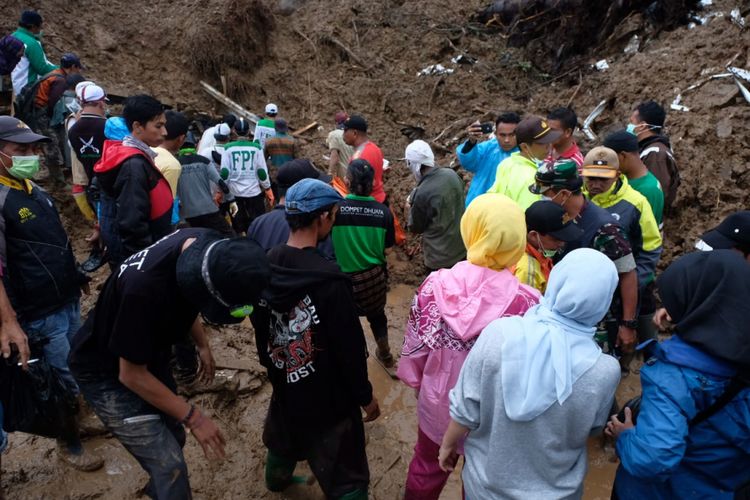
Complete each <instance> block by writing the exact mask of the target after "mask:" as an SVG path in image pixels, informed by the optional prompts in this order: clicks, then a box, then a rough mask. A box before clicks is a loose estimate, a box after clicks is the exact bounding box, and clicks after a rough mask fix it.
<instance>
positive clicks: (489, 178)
mask: <svg viewBox="0 0 750 500" xmlns="http://www.w3.org/2000/svg"><path fill="white" fill-rule="evenodd" d="M520 121H521V117H520V116H518V115H517V114H516V113H513V112H510V113H503V114H501V115H500V116H498V117H497V119H496V120H495V133H494V135H495V137H494V140H493V139H490V140H488V141H484V142H481V143H479V142H478V141H479V140H480V139H481V138H482V137H485V136H487V134H490V133H492V123H491V122H488V123H479V121H476V122H474V123H472V124H471V125H469V128H468V129H467V131H468V133H469V138H468V139H467V140H466V141H465V142H464V143H463V144H460V145H459V146H458V147H457V148H456V155H457V156H458V161H459V162H461V166H462V167H463V168H464V169H465V170H466V171H468V172H472V173H473V174H474V177H473V178H472V180H471V184H470V186H469V192H468V194H467V195H466V206H467V207H468V206H469V203H471V200H473V199H474V198H476V197H477V196H479V195H480V194H484V193H486V192H487V190H488V189H490V187H491V186H492V185H493V184H494V183H495V172H497V166H498V165H500V162H502V161H503V160H504V159H506V158H507V157H509V156H510V155H511V153H516V152H518V146H517V144H516V125H518V122H520Z"/></svg>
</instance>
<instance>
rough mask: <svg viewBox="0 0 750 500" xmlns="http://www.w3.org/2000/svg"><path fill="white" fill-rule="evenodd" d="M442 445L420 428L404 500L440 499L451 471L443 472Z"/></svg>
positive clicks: (407, 477) (410, 464)
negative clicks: (441, 465) (441, 466)
mask: <svg viewBox="0 0 750 500" xmlns="http://www.w3.org/2000/svg"><path fill="white" fill-rule="evenodd" d="M439 452H440V445H439V444H438V443H435V442H433V441H432V440H431V439H430V438H428V437H427V434H425V433H424V432H422V429H419V430H418V434H417V444H416V445H414V456H413V457H412V459H411V462H410V463H409V472H408V473H407V475H406V486H405V491H404V500H438V498H440V493H441V492H442V491H443V488H444V487H445V483H446V482H447V481H448V477H449V476H450V475H451V473H450V472H443V470H442V469H440V463H439V462H438V453H439Z"/></svg>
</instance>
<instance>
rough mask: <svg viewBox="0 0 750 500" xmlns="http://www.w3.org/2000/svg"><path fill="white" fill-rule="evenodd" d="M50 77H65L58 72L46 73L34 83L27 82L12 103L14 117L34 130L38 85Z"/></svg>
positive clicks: (35, 128)
mask: <svg viewBox="0 0 750 500" xmlns="http://www.w3.org/2000/svg"><path fill="white" fill-rule="evenodd" d="M50 78H65V77H64V76H63V75H60V74H58V73H54V72H53V73H47V74H46V75H45V76H43V77H41V78H40V79H38V80H37V81H35V82H34V83H29V84H27V85H26V86H25V87H24V88H22V89H21V92H20V93H19V94H18V95H17V96H16V102H15V103H14V104H13V111H14V114H13V116H15V117H16V118H18V119H19V120H21V121H22V122H24V123H25V124H26V125H28V126H29V127H31V128H32V129H34V130H37V125H38V124H37V123H36V113H35V111H36V109H37V108H36V106H35V104H34V103H35V101H36V95H37V93H39V85H41V84H42V82H43V81H45V80H49V79H50Z"/></svg>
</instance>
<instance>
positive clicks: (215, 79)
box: [0, 0, 750, 500]
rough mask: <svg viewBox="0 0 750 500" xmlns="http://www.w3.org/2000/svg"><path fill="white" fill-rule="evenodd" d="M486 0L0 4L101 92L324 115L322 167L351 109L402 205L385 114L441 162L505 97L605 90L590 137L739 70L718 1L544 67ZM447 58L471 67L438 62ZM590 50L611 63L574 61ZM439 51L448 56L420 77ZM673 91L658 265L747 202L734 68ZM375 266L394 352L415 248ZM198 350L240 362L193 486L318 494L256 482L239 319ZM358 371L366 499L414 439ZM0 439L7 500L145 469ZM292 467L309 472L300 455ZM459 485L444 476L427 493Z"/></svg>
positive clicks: (630, 25)
mask: <svg viewBox="0 0 750 500" xmlns="http://www.w3.org/2000/svg"><path fill="white" fill-rule="evenodd" d="M488 3H489V2H486V1H480V0H469V1H466V2H458V3H456V2H451V1H448V0H418V1H411V2H404V1H403V0H386V1H383V2H365V1H364V0H354V1H349V0H307V1H304V0H283V1H281V2H278V4H277V3H276V2H270V1H260V0H253V1H247V2H240V1H237V0H217V1H215V2H199V1H198V0H175V1H167V0H155V1H152V2H145V1H143V0H129V1H125V0H111V1H109V2H106V3H101V2H95V1H94V0H78V1H76V2H61V1H39V0H35V1H31V2H26V1H24V2H21V1H19V0H8V1H6V2H5V3H4V5H3V8H4V11H5V12H6V13H11V12H20V10H21V9H22V8H26V7H29V6H31V7H35V8H39V9H40V10H41V12H42V14H43V15H44V17H45V20H46V23H45V45H46V47H47V50H48V53H49V55H50V58H52V59H55V58H57V57H58V56H59V55H60V54H61V53H62V52H65V51H69V50H72V51H74V52H77V53H78V54H79V55H81V57H82V59H83V61H84V64H86V65H87V67H88V69H87V75H89V76H90V77H92V78H93V79H95V80H97V81H99V82H101V83H102V84H103V86H104V87H105V88H106V89H107V90H108V91H110V92H111V93H114V94H119V95H129V94H133V93H137V92H149V93H153V94H154V95H156V96H157V97H159V98H161V99H163V100H164V101H165V102H167V103H169V104H171V105H173V106H174V107H175V108H177V109H179V110H184V111H186V112H194V113H209V114H214V115H220V114H222V113H223V112H224V110H223V109H222V108H221V107H220V106H219V105H218V104H217V103H216V102H214V101H213V100H212V99H211V98H210V97H208V96H207V95H206V94H205V93H203V91H202V90H201V88H200V86H199V85H198V80H200V79H203V80H206V81H208V82H209V83H210V84H212V85H214V86H216V87H217V88H221V83H220V78H219V77H220V75H221V74H223V75H225V76H226V80H227V89H228V94H229V95H230V97H232V98H233V99H235V100H237V101H238V102H240V103H241V104H243V105H244V106H245V107H247V108H248V109H250V110H252V111H254V112H256V113H260V111H261V110H262V109H263V106H264V104H265V103H266V102H269V101H272V102H276V103H277V104H278V105H279V106H280V108H281V115H282V116H283V117H285V118H287V119H288V120H289V121H290V123H291V125H292V127H293V128H299V127H302V126H304V125H306V124H307V123H310V122H312V121H318V122H319V123H320V124H321V126H320V127H319V128H318V129H314V130H312V131H311V132H309V133H306V134H305V135H303V137H302V139H301V142H302V144H301V145H302V150H303V152H304V153H305V154H306V155H307V156H309V157H310V158H312V159H313V160H314V161H316V162H318V163H319V164H323V163H324V160H323V156H324V155H325V154H326V148H325V137H326V135H327V132H328V131H329V130H330V128H331V126H332V116H333V114H334V112H335V111H337V110H339V109H344V110H346V111H348V112H350V113H361V114H363V115H365V116H366V117H367V118H368V120H369V122H370V126H371V129H372V131H371V136H372V138H373V140H375V141H376V142H377V143H378V144H379V145H380V146H381V147H382V148H383V151H384V153H385V156H386V157H387V158H388V159H389V160H391V166H392V168H391V169H390V170H389V171H388V172H387V173H386V178H385V183H386V190H387V191H388V192H389V197H390V200H391V206H392V207H393V208H394V211H395V212H396V214H397V215H399V216H401V215H402V209H403V203H404V199H405V197H406V195H407V194H408V192H409V191H410V190H411V189H412V187H413V185H414V183H413V179H412V177H411V176H410V174H409V173H408V171H407V169H405V168H404V167H403V165H401V164H400V162H398V159H399V158H401V157H402V156H403V150H404V147H405V146H406V145H407V144H408V142H409V138H408V137H407V136H406V135H404V133H402V129H404V132H406V133H407V134H408V135H409V136H411V137H413V138H416V137H423V138H425V139H426V140H428V141H430V143H431V144H432V145H433V147H434V149H435V151H436V154H437V155H438V157H439V161H440V163H441V164H443V165H449V164H452V162H453V160H454V155H453V154H452V151H453V150H454V149H455V147H456V146H457V145H458V144H459V143H460V141H461V140H462V139H463V137H464V135H465V134H464V132H463V130H464V128H465V127H466V125H468V124H469V123H470V122H471V121H473V120H475V119H481V120H488V119H491V118H492V117H493V116H494V115H496V114H497V113H498V112H501V111H505V110H514V111H518V112H525V113H539V114H544V113H546V112H547V111H548V110H549V109H550V108H553V107H556V106H559V105H565V104H567V103H568V102H570V103H571V105H572V106H573V107H574V109H575V110H576V111H577V113H578V115H579V119H580V121H581V122H582V121H583V119H584V118H585V116H586V115H587V114H588V113H589V112H590V111H591V110H592V109H593V108H594V107H595V106H596V105H597V104H598V103H599V102H600V101H601V100H604V99H608V100H609V102H610V105H609V106H608V108H607V109H606V110H605V111H604V113H603V114H602V115H601V116H600V117H599V118H598V119H597V120H596V122H595V123H594V126H593V128H594V130H595V131H596V132H597V133H598V134H599V135H600V136H603V135H605V134H606V133H607V132H608V131H612V130H614V129H616V128H619V127H622V126H624V125H625V123H626V121H627V117H628V115H629V114H630V111H631V109H632V108H633V106H634V105H635V104H636V103H637V102H639V101H641V100H644V99H648V98H654V99H657V100H659V101H661V102H662V103H664V104H665V106H668V105H669V103H671V102H672V100H673V99H674V97H675V96H676V95H677V93H679V92H680V91H684V89H686V88H687V87H688V86H689V85H691V84H693V83H695V82H697V81H699V80H701V79H704V78H706V77H707V76H710V75H713V74H716V73H721V72H722V71H723V67H724V65H725V64H727V63H728V62H730V61H731V64H732V65H735V66H739V67H745V68H747V67H749V66H750V37H748V34H747V32H740V29H739V28H738V27H737V26H736V25H735V24H733V23H732V22H730V21H729V15H728V13H729V11H730V10H731V9H732V8H734V7H735V2H734V1H732V0H714V2H713V5H712V6H710V7H709V9H710V11H711V12H719V13H722V14H723V15H721V16H718V15H715V16H713V17H712V18H711V19H710V20H709V22H708V23H707V24H706V25H704V26H698V27H696V28H694V29H688V28H686V27H683V28H679V29H676V30H674V31H670V32H660V33H652V32H641V31H638V30H639V29H641V27H642V26H643V25H644V24H643V20H642V19H638V18H637V16H633V17H632V18H630V19H629V20H626V22H623V23H621V25H619V26H618V27H617V28H616V29H615V35H614V38H613V40H614V41H615V42H617V43H612V44H610V45H606V46H605V47H604V48H602V50H601V52H590V53H589V54H588V55H587V56H586V57H583V58H581V59H580V61H578V62H576V63H575V64H573V63H569V62H567V61H565V62H563V64H561V65H560V66H561V69H560V73H559V74H558V75H557V76H553V75H548V74H545V72H544V71H543V70H542V69H540V68H541V67H543V65H542V64H541V62H540V61H536V60H534V58H533V55H531V56H530V53H533V51H531V52H527V51H525V50H524V48H523V47H519V48H507V47H506V46H505V44H504V42H503V39H502V37H501V36H499V35H498V34H497V33H495V32H492V30H490V29H487V28H485V27H484V26H483V25H481V24H477V23H474V22H470V19H472V16H473V15H474V14H475V13H476V12H478V11H479V10H480V9H481V8H483V7H486V6H487V4H488ZM580 15H586V14H585V12H582V13H581V14H580ZM14 24H15V14H14V15H8V16H3V19H0V28H2V31H3V32H8V31H10V30H11V29H13V26H14ZM636 32H637V33H640V34H645V36H642V37H641V43H640V46H639V51H638V52H636V53H630V54H625V53H623V51H622V46H623V44H624V43H625V42H627V41H628V40H629V39H630V36H631V35H632V34H633V33H636ZM561 43H562V42H561ZM592 45H593V44H592ZM459 55H465V56H469V57H471V58H474V59H476V60H477V62H476V63H475V64H457V63H452V62H451V59H452V58H454V57H457V56H459ZM604 58H606V59H607V60H608V62H609V69H607V70H605V71H603V72H597V71H595V70H593V69H592V68H591V66H590V65H591V64H592V63H594V62H596V61H597V60H600V59H604ZM581 62H583V63H585V64H580V65H579V63H581ZM438 63H440V64H443V65H444V66H446V67H448V68H450V69H454V70H455V71H454V72H453V73H452V74H444V75H433V76H421V77H420V76H417V73H418V72H419V71H420V70H422V69H423V68H425V67H426V66H428V65H430V64H438ZM748 86H750V85H748ZM682 104H683V105H685V106H687V107H688V108H690V111H688V112H680V111H669V115H668V119H667V125H668V127H667V132H668V133H669V135H670V136H671V139H672V144H673V148H674V151H675V155H676V157H677V161H678V164H679V166H680V168H681V172H682V177H683V183H682V187H681V189H680V192H679V194H678V198H677V206H676V210H675V213H674V215H673V216H672V217H671V218H669V219H667V220H666V222H665V234H666V239H665V252H664V255H663V258H662V262H661V265H662V266H664V265H666V264H667V263H668V262H670V261H671V260H672V259H673V258H674V256H675V255H679V254H681V253H683V252H686V251H689V250H690V249H691V248H692V245H693V243H694V241H695V239H696V237H697V236H699V235H700V234H701V232H703V231H704V230H706V229H708V228H710V227H712V226H713V225H715V224H716V223H717V222H718V221H719V220H720V219H721V218H722V217H723V216H725V215H726V214H727V213H729V212H732V211H734V210H738V209H744V208H747V207H748V192H750V191H749V188H750V175H748V171H750V168H749V164H750V147H749V146H750V133H749V132H750V130H749V129H750V126H749V125H748V123H749V121H748V120H749V119H750V104H748V103H747V102H746V101H745V100H744V99H743V97H742V95H741V94H740V93H739V91H738V90H737V87H736V85H735V84H734V82H733V81H732V80H731V79H717V80H711V81H708V82H707V83H705V84H704V85H703V86H701V87H700V88H698V89H697V90H695V91H691V92H686V93H684V94H683V100H682ZM578 140H579V144H581V147H582V149H584V150H587V149H589V148H590V147H592V146H593V145H595V144H596V142H590V141H587V140H585V139H584V138H583V137H582V136H581V135H579V136H578ZM461 174H462V175H463V176H464V177H465V179H467V180H469V179H470V176H469V175H467V174H465V173H464V172H461ZM56 198H57V201H58V205H59V206H61V207H62V212H63V221H64V224H65V226H66V229H67V230H68V232H69V234H70V235H71V236H72V240H73V243H74V247H75V249H76V253H77V255H78V256H79V258H84V257H85V255H86V244H85V243H84V242H83V238H84V237H85V236H87V235H88V231H89V228H88V227H87V226H86V225H85V224H83V223H82V222H81V221H80V216H79V215H78V213H77V211H76V209H75V207H74V205H73V204H72V203H71V202H70V198H69V193H56ZM410 240H411V241H410V243H413V242H414V241H416V240H415V238H413V237H410ZM388 263H389V273H390V280H391V285H392V288H391V291H390V293H389V299H388V308H387V312H388V316H389V321H390V326H391V328H390V332H391V345H392V348H394V349H396V350H397V349H398V347H399V346H400V343H401V339H402V335H403V328H404V325H405V323H406V319H407V316H408V307H409V304H410V302H411V298H412V295H413V293H414V290H415V288H416V286H418V285H419V283H420V282H421V281H422V279H423V278H424V277H425V274H426V272H425V269H424V266H423V265H422V263H421V256H420V255H419V254H417V256H415V257H413V258H409V257H407V256H406V254H405V253H404V252H403V251H402V250H400V249H398V250H397V251H396V252H394V253H393V254H392V255H390V256H389V259H388ZM107 273H108V271H107V270H106V269H102V270H100V271H99V272H97V273H96V275H95V276H94V282H93V283H92V289H93V290H96V289H97V287H98V286H100V285H101V284H102V283H103V281H104V279H106V276H107ZM92 304H93V298H91V297H86V298H84V299H83V310H84V313H86V312H87V311H88V309H89V308H90V307H91V306H92ZM366 329H367V328H366ZM367 332H368V333H367V335H368V342H369V343H370V347H371V350H372V351H371V352H374V345H373V343H372V339H371V338H370V333H369V330H368V331H367ZM211 345H212V347H213V349H214V351H215V356H216V358H217V360H218V361H219V363H220V364H222V363H223V364H226V365H230V366H234V367H235V368H236V367H237V366H239V365H241V366H242V367H243V368H246V369H243V370H236V369H234V370H232V369H224V370H223V372H224V373H222V374H221V375H223V376H225V377H226V378H229V379H231V380H230V382H228V383H227V384H226V387H227V390H224V391H221V392H217V393H207V394H201V395H197V396H195V397H193V398H192V400H193V401H195V402H196V403H198V404H199V405H200V406H201V407H203V408H205V409H207V411H208V412H209V413H210V414H211V415H212V416H213V417H215V418H216V419H217V420H218V422H219V424H220V425H221V427H222V428H223V429H224V432H225V435H226V436H227V438H228V443H229V444H228V449H227V452H228V457H229V458H228V459H227V460H226V461H224V462H223V463H220V464H218V463H209V462H207V461H206V460H205V459H204V457H203V454H202V452H201V450H200V447H199V446H198V445H197V443H196V442H195V440H194V439H192V438H189V439H188V444H187V446H186V448H185V454H186V457H187V462H188V467H189V470H190V476H191V484H192V486H193V490H194V493H195V497H196V498H198V499H224V498H278V499H281V498H292V499H303V498H304V499H308V498H310V499H316V500H317V499H322V498H323V496H322V494H321V493H320V490H319V488H318V487H317V486H316V485H311V486H310V485H297V486H294V487H292V488H290V490H289V491H287V492H285V493H284V494H283V495H280V494H271V493H268V492H267V491H266V490H265V488H264V485H263V463H264V456H265V451H264V447H263V445H262V442H261V439H260V436H261V431H262V425H263V418H264V415H265V410H266V407H267V404H268V399H269V397H270V385H269V384H268V383H267V382H266V381H265V378H264V376H263V374H262V372H263V370H262V369H261V367H260V365H259V364H258V362H257V355H256V353H255V347H254V344H253V337H252V331H251V330H250V328H249V327H247V326H245V325H241V326H239V327H234V328H226V329H222V330H212V331H211ZM369 368H370V376H371V379H372V382H373V384H374V386H375V392H376V395H377V397H378V399H379V401H380V403H381V409H382V410H383V414H382V416H381V417H380V418H379V419H378V420H377V421H376V422H374V423H371V424H367V425H366V429H367V436H368V449H367V451H368V457H369V459H370V467H371V476H372V481H371V491H372V497H373V498H378V499H395V498H398V497H399V495H400V493H401V490H402V487H403V483H404V479H405V475H406V469H407V466H408V462H409V460H410V458H411V451H412V447H413V444H414V441H415V439H416V418H415V415H416V411H415V399H414V396H413V393H412V391H411V390H410V389H408V388H406V387H404V386H403V385H402V384H399V383H398V382H396V381H393V380H391V379H390V378H389V377H388V376H387V375H386V373H385V372H384V371H383V369H382V368H381V367H380V366H379V365H377V364H376V363H374V362H373V361H370V362H369ZM638 390H639V381H638V375H637V373H635V372H634V373H633V374H631V375H630V376H629V377H628V378H626V379H625V380H624V382H623V384H621V387H620V389H619V391H618V399H619V400H620V401H625V400H627V399H629V398H630V397H632V396H633V395H635V394H636V393H637V392H638ZM10 440H11V447H10V449H9V451H8V452H7V453H6V454H5V455H4V456H3V464H2V465H3V476H2V479H3V484H2V491H3V492H4V493H5V495H6V497H7V498H12V499H13V498H29V499H43V498H44V499H46V498H70V499H92V498H107V499H110V498H111V499H120V498H123V499H125V498H134V497H139V496H140V495H141V492H142V489H143V486H144V485H145V484H146V475H145V473H144V472H143V471H142V470H141V469H140V467H139V466H138V465H137V463H136V462H135V461H134V460H133V459H132V457H130V455H129V454H128V453H127V452H126V451H125V450H124V449H123V448H122V447H121V446H120V445H119V444H118V442H117V441H116V440H115V439H112V438H111V437H99V438H95V439H89V440H87V441H86V446H88V447H91V448H93V449H94V450H95V451H97V452H99V453H101V454H102V455H104V456H105V458H106V460H107V465H106V466H105V468H104V469H103V470H101V471H98V472H95V473H80V472H76V471H73V470H71V469H70V468H68V467H66V466H64V465H62V464H60V463H59V462H58V460H57V457H56V454H55V450H54V443H53V441H51V440H48V439H44V438H38V437H33V436H28V435H23V434H15V435H13V436H11V439H10ZM589 449H590V457H589V465H590V472H589V475H588V476H587V479H586V493H585V497H586V498H590V499H594V498H597V499H606V498H609V491H610V488H611V482H612V478H613V476H614V470H615V467H616V463H614V462H612V461H611V458H612V457H611V454H606V453H604V452H602V450H601V445H600V443H599V442H597V441H596V440H592V442H591V443H590V446H589ZM299 469H300V470H302V471H304V470H306V469H305V466H304V465H303V464H300V466H299ZM308 472H309V471H308ZM459 495H460V479H459V477H458V474H457V473H456V474H453V476H452V478H451V480H450V481H449V483H448V486H447V487H446V491H445V493H444V495H443V498H459Z"/></svg>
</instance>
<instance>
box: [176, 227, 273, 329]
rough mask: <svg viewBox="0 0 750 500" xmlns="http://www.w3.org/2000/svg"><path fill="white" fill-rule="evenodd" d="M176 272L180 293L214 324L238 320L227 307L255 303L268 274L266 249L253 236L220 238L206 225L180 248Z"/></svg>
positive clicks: (269, 275) (267, 279) (267, 278)
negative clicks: (191, 241)
mask: <svg viewBox="0 0 750 500" xmlns="http://www.w3.org/2000/svg"><path fill="white" fill-rule="evenodd" d="M176 272H177V283H178V285H179V287H180V291H181V292H182V294H183V295H184V296H185V297H186V298H187V299H188V300H190V302H192V303H193V304H195V305H196V306H197V307H199V308H200V310H201V313H202V314H203V316H204V317H205V318H206V320H207V321H208V322H210V323H214V324H231V323H239V322H240V321H242V319H243V318H235V317H233V316H231V315H230V310H231V309H232V308H234V307H240V306H244V305H252V304H256V303H257V302H258V298H259V297H260V293H261V291H263V289H264V288H265V287H266V286H267V285H268V282H269V281H270V278H271V266H270V264H269V263H268V259H267V258H266V253H265V252H264V251H263V249H262V248H261V247H260V245H258V244H257V243H256V242H255V241H254V240H251V239H249V238H244V237H239V238H224V237H223V236H222V235H221V234H220V233H218V232H216V231H213V230H210V229H205V230H202V231H201V234H200V235H199V236H198V238H197V240H196V241H195V242H193V243H192V244H191V245H190V246H189V247H188V248H186V249H185V250H184V251H183V252H182V254H181V255H180V257H179V258H178V259H177V268H176ZM222 302H223V303H222Z"/></svg>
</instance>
